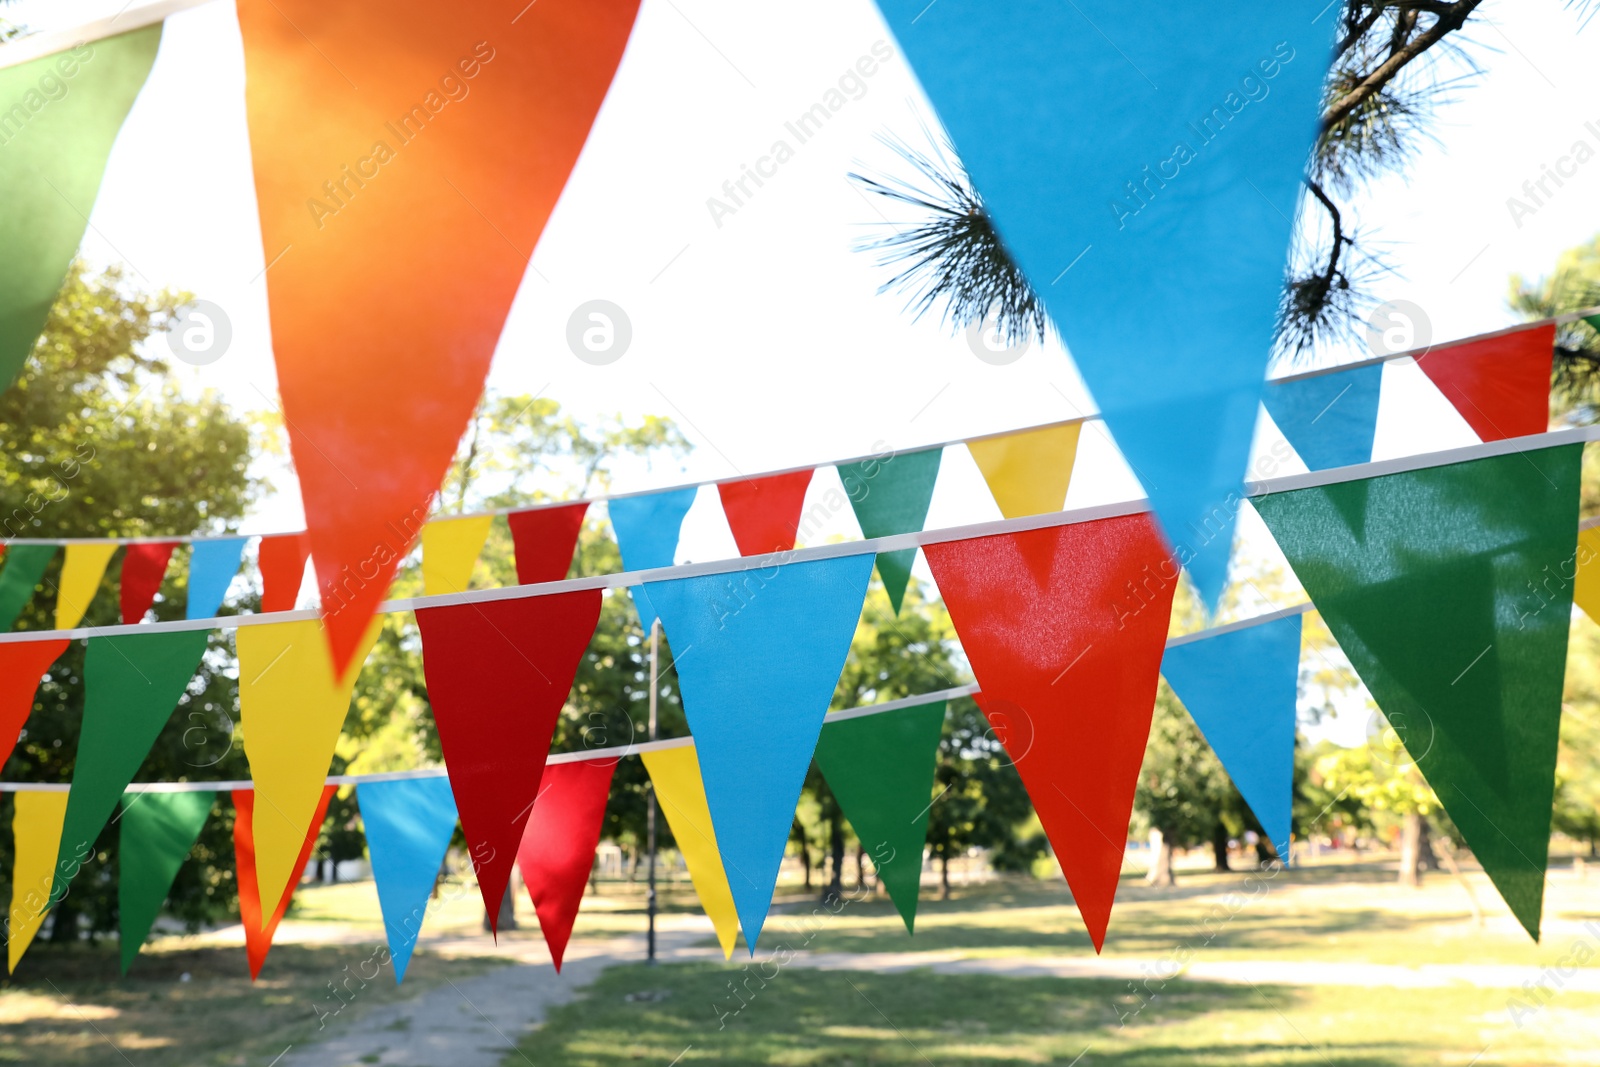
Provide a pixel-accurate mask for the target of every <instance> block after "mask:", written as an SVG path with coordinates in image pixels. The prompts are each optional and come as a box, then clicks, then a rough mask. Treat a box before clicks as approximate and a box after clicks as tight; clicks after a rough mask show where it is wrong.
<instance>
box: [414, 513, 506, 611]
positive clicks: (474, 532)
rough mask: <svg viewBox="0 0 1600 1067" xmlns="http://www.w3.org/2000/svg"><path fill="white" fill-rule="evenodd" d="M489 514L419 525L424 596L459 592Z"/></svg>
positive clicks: (486, 533) (469, 574) (475, 556)
mask: <svg viewBox="0 0 1600 1067" xmlns="http://www.w3.org/2000/svg"><path fill="white" fill-rule="evenodd" d="M491 518H492V517H491V516H489V515H469V516H467V517H466V518H461V519H434V520H433V521H432V522H430V523H428V524H427V525H426V526H424V527H423V528H422V591H423V592H424V593H425V594H427V595H428V596H436V595H438V594H440V593H461V592H465V591H466V588H467V586H468V585H469V584H471V582H472V568H473V566H474V565H475V564H476V563H477V562H478V553H480V552H482V551H483V543H484V542H485V541H487V540H488V539H489V523H490V521H491Z"/></svg>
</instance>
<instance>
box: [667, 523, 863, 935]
mask: <svg viewBox="0 0 1600 1067" xmlns="http://www.w3.org/2000/svg"><path fill="white" fill-rule="evenodd" d="M872 563H873V556H872V554H871V553H870V552H869V553H863V554H861V555H857V556H840V557H838V558H835V559H821V560H810V561H808V562H805V563H788V564H784V565H782V566H776V567H767V568H760V569H750V570H742V571H735V572H733V573H731V574H709V575H705V576H703V577H696V578H675V579H672V580H671V581H665V582H651V583H649V592H650V602H651V603H652V604H654V605H655V607H656V610H657V611H659V612H661V623H662V625H663V626H664V627H665V628H666V631H667V637H668V638H669V639H670V640H671V641H672V652H673V657H674V663H675V665H676V667H677V670H678V684H679V686H680V688H681V692H682V694H683V711H684V714H685V716H687V717H688V720H689V731H690V732H691V733H692V734H694V746H695V752H696V754H697V755H698V756H699V759H700V776H701V778H702V779H704V781H705V787H706V803H707V805H708V806H709V807H710V809H711V824H712V826H713V827H714V828H715V829H716V836H717V846H718V848H719V849H720V850H721V852H722V865H723V866H724V867H725V868H726V869H727V872H728V886H729V888H730V889H732V890H733V902H734V906H735V907H736V908H737V909H738V912H739V925H740V926H741V927H742V928H743V929H744V935H745V940H746V941H747V942H748V943H749V947H750V954H751V955H752V956H753V955H755V946H756V941H757V939H759V938H760V936H761V926H762V924H763V923H764V922H765V921H766V918H767V908H768V906H769V905H771V903H772V890H773V887H774V886H776V885H777V882H778V867H779V865H780V864H782V862H783V850H784V846H785V845H786V844H787V843H788V840H789V827H790V825H791V824H792V823H793V822H794V810H795V805H796V804H797V803H798V802H799V800H800V787H801V786H802V785H803V784H804V783H805V777H806V769H807V768H808V767H809V766H810V765H811V754H812V752H813V750H815V748H816V745H817V735H818V734H819V733H820V732H821V731H822V721H823V716H825V715H826V714H827V713H828V704H829V702H830V701H831V700H832V699H833V689H834V686H835V685H836V684H837V683H838V681H839V672H840V671H842V670H843V669H844V661H845V657H846V656H847V655H848V654H849V652H850V641H851V638H853V637H854V636H855V631H856V623H857V621H858V620H859V619H860V617H861V602H862V600H863V599H864V598H865V597H866V595H867V581H868V580H869V579H870V578H871V577H872Z"/></svg>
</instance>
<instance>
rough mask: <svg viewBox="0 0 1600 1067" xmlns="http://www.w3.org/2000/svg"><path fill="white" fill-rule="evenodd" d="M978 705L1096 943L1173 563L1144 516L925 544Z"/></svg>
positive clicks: (1146, 716)
mask: <svg viewBox="0 0 1600 1067" xmlns="http://www.w3.org/2000/svg"><path fill="white" fill-rule="evenodd" d="M924 551H925V552H926V553H927V556H928V565H929V566H930V567H931V568H932V569H933V576H934V579H935V580H936V581H937V582H938V583H939V592H940V593H941V594H942V595H943V597H944V602H945V604H946V606H947V607H948V608H949V610H950V619H951V621H952V622H953V623H955V628H956V633H957V634H958V635H959V636H960V638H961V647H962V649H963V650H964V651H965V652H966V654H967V658H968V659H969V660H970V661H971V663H972V673H973V674H974V675H976V676H977V679H978V684H979V685H980V686H982V688H983V697H982V701H981V706H982V708H983V710H984V713H985V714H986V715H988V716H989V719H990V722H991V724H992V725H993V727H994V730H995V733H996V735H997V736H998V738H999V739H1000V741H1001V742H1002V743H1003V744H1004V745H1005V747H1006V751H1007V753H1008V754H1009V755H1010V756H1011V759H1012V760H1013V762H1015V763H1016V765H1017V770H1018V771H1019V772H1020V773H1021V775H1022V782H1023V785H1024V786H1026V787H1027V790H1028V796H1029V797H1030V798H1031V799H1032V801H1033V806H1034V808H1035V809H1036V810H1037V811H1038V813H1039V820H1040V822H1042V823H1043V824H1044V830H1045V834H1046V835H1047V836H1048V837H1049V839H1050V844H1051V846H1052V847H1053V848H1054V849H1055V853H1056V859H1057V860H1058V861H1059V862H1060V864H1061V869H1062V870H1063V871H1064V872H1065V873H1066V876H1067V883H1068V884H1069V885H1070V886H1071V887H1072V897H1073V899H1074V900H1075V901H1076V902H1077V904H1078V911H1079V913H1080V914H1082V916H1083V921H1084V924H1085V925H1086V926H1087V927H1088V928H1089V937H1090V938H1091V939H1092V940H1093V941H1094V947H1095V951H1097V952H1098V951H1099V950H1100V947H1101V945H1102V944H1104V942H1105V935H1106V924H1107V923H1108V922H1109V920H1110V918H1111V902H1112V900H1113V899H1114V898H1115V896H1116V892H1117V877H1118V875H1119V874H1120V872H1121V870H1122V855H1123V851H1124V847H1125V845H1126V843H1127V838H1128V817H1129V816H1130V815H1131V814H1132V811H1133V793H1134V787H1135V785H1136V784H1137V782H1138V777H1139V765H1140V763H1141V762H1142V761H1143V759H1144V748H1145V742H1146V741H1147V740H1148V738H1149V735H1150V717H1151V712H1152V710H1153V709H1154V706H1155V695H1156V681H1157V676H1158V673H1159V671H1160V667H1161V654H1162V651H1163V650H1164V648H1165V645H1166V637H1167V620H1168V618H1169V616H1170V615H1171V611H1172V593H1173V590H1174V588H1175V587H1176V585H1177V581H1178V574H1179V571H1178V566H1177V564H1176V563H1175V562H1173V560H1172V559H1171V557H1170V556H1168V555H1167V551H1166V548H1165V547H1164V542H1163V541H1162V539H1161V535H1160V534H1159V533H1158V532H1157V530H1156V526H1155V523H1154V522H1153V521H1152V520H1151V517H1150V516H1149V515H1148V514H1142V515H1129V516H1125V517H1122V518H1114V519H1101V520H1098V521H1096V522H1080V523H1074V524H1072V525H1070V526H1056V527H1050V528H1046V529H1042V530H1028V531H1025V532H1021V533H1013V534H999V535H996V536H993V537H979V538H973V539H971V540H967V541H947V542H944V543H943V544H935V545H928V546H926V548H925V549H924Z"/></svg>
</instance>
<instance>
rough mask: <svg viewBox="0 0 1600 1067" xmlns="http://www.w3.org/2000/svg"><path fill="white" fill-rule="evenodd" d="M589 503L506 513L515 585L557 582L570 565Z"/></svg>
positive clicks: (584, 501) (563, 576)
mask: <svg viewBox="0 0 1600 1067" xmlns="http://www.w3.org/2000/svg"><path fill="white" fill-rule="evenodd" d="M588 511H589V502H588V501H587V500H580V501H578V502H577V503H576V504H562V505H561V506H559V507H553V508H533V509H531V510H528V511H513V512H512V513H511V514H509V515H507V516H506V523H507V524H508V525H509V526H510V527H511V541H512V543H513V544H514V545H516V549H517V584H518V585H535V584H537V583H539V582H559V581H561V579H563V578H565V577H566V576H567V570H568V569H569V568H570V567H571V566H572V554H573V552H575V551H576V550H577V547H578V534H580V533H581V532H582V531H583V517H584V515H585V514H587V513H588Z"/></svg>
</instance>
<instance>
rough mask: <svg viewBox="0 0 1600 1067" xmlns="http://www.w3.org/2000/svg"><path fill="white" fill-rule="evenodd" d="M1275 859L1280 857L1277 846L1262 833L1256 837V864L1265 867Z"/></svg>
mask: <svg viewBox="0 0 1600 1067" xmlns="http://www.w3.org/2000/svg"><path fill="white" fill-rule="evenodd" d="M1277 859H1280V857H1279V855H1278V848H1277V846H1276V845H1274V844H1273V843H1272V842H1271V841H1269V840H1267V835H1266V834H1262V835H1261V836H1260V837H1258V838H1256V863H1257V865H1259V866H1261V867H1266V866H1268V865H1269V864H1271V863H1272V862H1273V861H1274V860H1277Z"/></svg>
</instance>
